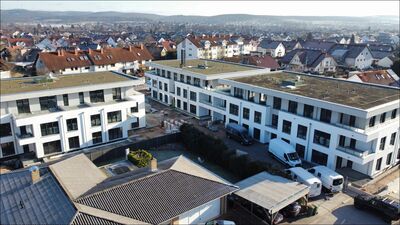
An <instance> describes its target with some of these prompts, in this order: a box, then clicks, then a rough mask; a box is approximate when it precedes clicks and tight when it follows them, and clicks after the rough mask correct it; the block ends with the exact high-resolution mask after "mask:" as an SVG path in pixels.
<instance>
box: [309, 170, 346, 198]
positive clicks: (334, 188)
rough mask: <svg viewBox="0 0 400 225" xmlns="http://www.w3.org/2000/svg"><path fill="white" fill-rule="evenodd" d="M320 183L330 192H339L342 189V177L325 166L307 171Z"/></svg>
mask: <svg viewBox="0 0 400 225" xmlns="http://www.w3.org/2000/svg"><path fill="white" fill-rule="evenodd" d="M308 172H310V173H312V174H314V176H316V177H317V178H319V179H320V180H321V182H322V186H323V187H324V188H326V189H328V190H329V191H331V192H339V191H341V190H342V189H343V181H344V179H343V176H342V175H340V174H338V173H336V172H335V171H333V170H331V169H329V168H328V167H326V166H314V167H313V168H310V169H308Z"/></svg>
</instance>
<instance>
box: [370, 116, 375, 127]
mask: <svg viewBox="0 0 400 225" xmlns="http://www.w3.org/2000/svg"><path fill="white" fill-rule="evenodd" d="M373 126H375V116H373V117H371V118H370V119H369V127H373Z"/></svg>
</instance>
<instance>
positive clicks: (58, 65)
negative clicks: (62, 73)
mask: <svg viewBox="0 0 400 225" xmlns="http://www.w3.org/2000/svg"><path fill="white" fill-rule="evenodd" d="M38 59H39V60H41V61H42V62H43V64H44V65H46V67H47V68H48V69H49V70H50V71H57V70H62V69H66V68H75V67H89V66H90V65H91V64H92V63H91V62H90V60H89V58H88V57H87V56H86V54H85V52H83V51H75V52H69V51H65V50H59V52H41V53H39V57H38Z"/></svg>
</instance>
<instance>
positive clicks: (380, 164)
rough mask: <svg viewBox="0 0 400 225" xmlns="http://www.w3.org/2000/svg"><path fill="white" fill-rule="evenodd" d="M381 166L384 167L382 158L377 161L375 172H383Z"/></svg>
mask: <svg viewBox="0 0 400 225" xmlns="http://www.w3.org/2000/svg"><path fill="white" fill-rule="evenodd" d="M381 166H382V158H379V159H378V160H377V161H376V165H375V170H381Z"/></svg>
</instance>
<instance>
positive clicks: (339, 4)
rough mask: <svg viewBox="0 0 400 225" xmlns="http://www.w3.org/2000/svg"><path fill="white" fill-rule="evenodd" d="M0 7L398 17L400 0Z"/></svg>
mask: <svg viewBox="0 0 400 225" xmlns="http://www.w3.org/2000/svg"><path fill="white" fill-rule="evenodd" d="M0 2H1V9H2V10H5V9H29V10H48V11H93V12H99V11H119V12H140V13H155V14H159V15H201V16H213V15H221V14H236V13H242V14H253V15H278V16H287V15H291V16H375V15H393V16H399V8H400V3H399V2H400V1H18V0H14V1H4V0H1V1H0Z"/></svg>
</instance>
